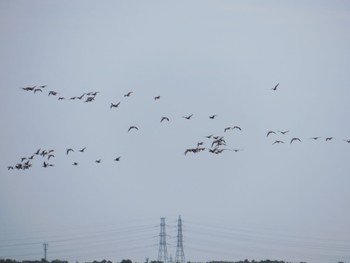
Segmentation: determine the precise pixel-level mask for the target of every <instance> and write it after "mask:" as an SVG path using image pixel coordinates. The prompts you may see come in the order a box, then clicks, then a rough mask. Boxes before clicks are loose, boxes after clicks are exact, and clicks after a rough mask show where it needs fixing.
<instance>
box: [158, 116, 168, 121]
mask: <svg viewBox="0 0 350 263" xmlns="http://www.w3.org/2000/svg"><path fill="white" fill-rule="evenodd" d="M165 120H166V121H169V118H168V117H162V119H161V120H160V122H163V121H165Z"/></svg>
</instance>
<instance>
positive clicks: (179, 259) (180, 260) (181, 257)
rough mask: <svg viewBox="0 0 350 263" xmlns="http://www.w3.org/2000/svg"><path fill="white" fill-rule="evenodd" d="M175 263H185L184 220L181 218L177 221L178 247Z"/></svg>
mask: <svg viewBox="0 0 350 263" xmlns="http://www.w3.org/2000/svg"><path fill="white" fill-rule="evenodd" d="M175 263H185V253H184V246H183V239H182V220H181V216H179V220H178V221H177V245H176V256H175Z"/></svg>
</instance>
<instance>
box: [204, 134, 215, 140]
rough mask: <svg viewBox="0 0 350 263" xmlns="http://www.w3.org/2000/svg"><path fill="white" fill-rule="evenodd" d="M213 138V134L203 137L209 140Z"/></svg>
mask: <svg viewBox="0 0 350 263" xmlns="http://www.w3.org/2000/svg"><path fill="white" fill-rule="evenodd" d="M212 136H213V134H211V135H208V136H205V137H206V138H208V139H210V138H211V137H212Z"/></svg>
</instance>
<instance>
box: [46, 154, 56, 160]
mask: <svg viewBox="0 0 350 263" xmlns="http://www.w3.org/2000/svg"><path fill="white" fill-rule="evenodd" d="M51 157H55V155H53V154H50V155H48V156H47V160H50V158H51Z"/></svg>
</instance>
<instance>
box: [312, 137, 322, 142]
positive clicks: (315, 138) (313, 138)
mask: <svg viewBox="0 0 350 263" xmlns="http://www.w3.org/2000/svg"><path fill="white" fill-rule="evenodd" d="M320 138H321V137H319V136H317V137H311V138H310V139H312V140H315V141H316V140H318V139H320Z"/></svg>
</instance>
